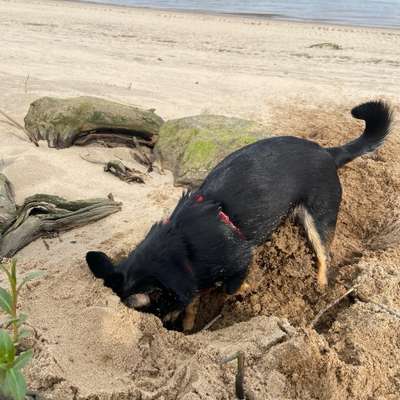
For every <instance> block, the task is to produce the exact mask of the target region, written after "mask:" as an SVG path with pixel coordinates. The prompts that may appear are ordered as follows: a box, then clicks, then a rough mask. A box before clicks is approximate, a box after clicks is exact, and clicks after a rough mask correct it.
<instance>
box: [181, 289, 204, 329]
mask: <svg viewBox="0 0 400 400" xmlns="http://www.w3.org/2000/svg"><path fill="white" fill-rule="evenodd" d="M199 306H200V295H197V296H195V297H194V299H193V300H192V302H191V303H190V304H189V305H188V306H187V307H186V308H185V318H184V319H183V324H182V325H183V332H190V331H192V330H193V328H194V323H195V322H196V316H197V312H198V311H199Z"/></svg>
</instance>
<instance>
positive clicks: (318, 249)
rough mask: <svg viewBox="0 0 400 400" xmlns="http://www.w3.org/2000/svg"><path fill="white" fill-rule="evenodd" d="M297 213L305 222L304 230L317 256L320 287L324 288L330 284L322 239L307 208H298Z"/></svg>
mask: <svg viewBox="0 0 400 400" xmlns="http://www.w3.org/2000/svg"><path fill="white" fill-rule="evenodd" d="M295 213H296V214H297V215H298V216H299V217H300V219H301V220H302V222H303V226H304V229H305V230H306V233H307V236H308V240H309V241H310V243H311V245H312V247H313V249H314V252H315V255H316V256H317V266H318V277H317V280H318V285H319V286H320V287H321V288H323V287H325V286H326V285H327V284H328V279H327V259H328V257H327V251H326V248H325V246H324V244H323V243H322V241H321V237H320V235H319V233H318V231H317V229H316V227H315V223H314V219H313V217H312V216H311V214H310V213H309V212H308V211H307V210H306V208H304V207H302V206H300V207H297V208H296V210H295Z"/></svg>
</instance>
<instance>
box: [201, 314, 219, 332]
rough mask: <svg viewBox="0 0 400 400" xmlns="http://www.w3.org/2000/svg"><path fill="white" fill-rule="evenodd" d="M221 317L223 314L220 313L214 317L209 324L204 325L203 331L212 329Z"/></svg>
mask: <svg viewBox="0 0 400 400" xmlns="http://www.w3.org/2000/svg"><path fill="white" fill-rule="evenodd" d="M220 318H222V314H218V315H217V316H216V317H215V318H213V319H212V320H211V321H210V322H209V323H208V324H207V325H205V326H204V327H203V329H202V331H206V330H207V329H210V328H211V327H212V326H213V325H214V324H215V323H216V322H217V321H218V320H219V319H220Z"/></svg>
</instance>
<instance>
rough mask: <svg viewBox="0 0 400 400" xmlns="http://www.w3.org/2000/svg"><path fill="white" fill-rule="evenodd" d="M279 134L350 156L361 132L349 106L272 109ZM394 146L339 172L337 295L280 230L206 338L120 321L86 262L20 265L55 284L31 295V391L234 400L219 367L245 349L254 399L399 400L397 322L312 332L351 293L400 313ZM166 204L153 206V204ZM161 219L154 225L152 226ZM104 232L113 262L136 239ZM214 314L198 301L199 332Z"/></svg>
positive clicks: (399, 182) (340, 321) (305, 251)
mask: <svg viewBox="0 0 400 400" xmlns="http://www.w3.org/2000/svg"><path fill="white" fill-rule="evenodd" d="M282 110H283V109H282ZM272 121H276V122H275V125H274V126H272V127H271V129H272V130H273V131H274V132H276V133H278V132H279V133H283V134H287V133H289V132H290V133H293V134H296V135H299V136H304V137H308V138H310V139H312V140H315V141H317V142H319V143H321V144H323V145H333V144H338V143H344V142H345V141H346V140H348V139H350V138H354V137H356V136H358V135H359V134H360V131H361V129H362V124H361V123H358V122H356V121H354V120H353V119H351V117H350V116H349V114H348V108H344V107H343V108H342V107H340V108H339V107H338V108H334V109H329V110H327V109H325V108H323V107H321V108H319V109H307V108H301V107H298V108H293V107H291V109H290V119H288V118H287V116H286V115H285V114H284V111H281V109H277V110H276V113H275V116H274V118H272ZM393 133H394V134H393V135H392V136H391V138H390V139H389V140H388V142H387V143H386V145H385V146H384V148H382V149H381V150H379V152H378V153H377V154H375V155H372V156H365V157H363V158H361V159H358V160H356V161H354V162H353V163H351V164H350V165H348V166H346V167H344V168H343V169H342V170H341V171H340V176H341V181H342V184H343V189H344V198H343V203H342V208H341V212H340V217H339V222H338V226H337V233H336V238H335V241H334V244H333V246H332V260H331V266H330V270H329V279H330V285H329V288H328V289H327V290H326V291H325V292H322V291H321V290H320V289H318V287H317V285H316V271H315V265H314V256H313V253H312V252H311V250H310V249H309V247H308V244H307V243H306V241H305V240H304V235H303V232H302V230H301V228H299V227H298V226H296V225H294V224H293V223H291V222H290V221H286V223H285V224H284V225H283V226H282V227H281V229H279V230H278V231H277V232H276V233H275V234H274V235H273V237H272V238H271V240H270V241H269V242H268V243H266V244H265V245H264V246H262V247H261V248H259V249H258V250H257V251H256V254H255V259H254V260H255V261H254V264H253V266H252V268H251V273H250V275H249V278H248V282H249V283H250V289H249V291H248V292H247V293H245V294H240V295H237V296H235V297H234V298H232V299H230V300H229V301H228V302H227V303H226V304H225V305H224V306H223V309H222V314H223V317H222V318H221V319H220V320H219V321H218V322H217V323H215V324H214V325H213V326H212V328H211V329H210V330H207V331H204V330H203V331H200V332H199V333H197V334H194V335H191V336H185V335H183V334H182V333H179V332H172V331H166V330H165V329H164V328H163V327H162V325H161V323H160V321H159V320H157V318H155V317H153V316H149V315H142V314H140V313H137V312H136V311H134V310H128V309H127V308H125V307H124V306H123V305H121V304H120V303H119V301H118V298H117V297H116V296H115V295H113V294H112V293H111V291H110V290H108V289H106V288H104V287H102V285H101V282H100V281H97V280H94V279H93V277H92V276H91V275H90V273H89V271H88V269H87V267H86V265H85V263H84V261H83V258H82V257H83V254H84V250H85V249H82V252H81V253H82V254H79V255H77V256H75V257H71V258H70V259H68V262H67V261H66V259H65V258H64V262H63V263H62V264H60V263H56V262H54V261H52V260H51V259H50V260H46V261H45V262H44V261H43V259H40V258H39V257H37V258H36V260H37V261H36V262H32V259H34V260H35V254H34V252H33V251H31V253H30V254H28V253H25V254H24V261H23V262H21V263H20V267H21V269H25V270H27V269H37V268H39V269H45V270H47V271H48V274H47V276H46V277H45V278H43V279H41V280H40V281H39V282H37V283H35V284H32V285H31V286H30V288H28V289H27V290H26V291H25V292H24V293H23V304H22V306H23V308H24V310H25V311H27V313H28V314H29V315H30V322H31V324H32V326H34V327H35V330H36V338H35V339H33V340H32V342H33V344H34V347H35V357H34V361H33V363H32V365H31V366H30V367H29V369H28V371H27V374H28V377H29V382H30V384H31V386H32V388H34V389H36V390H38V391H39V392H40V393H42V394H43V395H44V396H45V398H48V399H60V400H61V399H63V400H64V399H77V400H78V399H79V400H83V399H85V400H88V399H90V400H96V399H104V400H105V399H107V400H108V399H115V400H116V399H118V400H121V399H142V400H145V399H160V400H161V399H163V400H170V399H171V400H172V399H185V400H195V399H196V400H197V399H198V400H200V399H202V400H205V399H210V400H211V399H212V400H216V399H221V400H222V399H233V398H234V374H235V363H231V364H227V365H221V363H220V361H221V359H222V358H223V357H225V356H227V355H229V354H231V353H233V352H234V351H237V350H243V351H244V352H245V354H246V357H247V359H246V365H247V367H246V386H247V387H248V388H250V389H251V390H252V391H253V392H254V393H255V394H256V398H257V399H259V400H260V399H262V400H265V399H267V400H268V399H271V400H272V399H273V400H280V399H282V400H283V399H285V400H289V399H293V400H294V399H304V400H306V399H307V400H308V399H332V400H333V399H360V400H361V399H362V400H366V399H370V400H372V399H373V400H391V399H393V400H394V399H399V398H400V367H399V365H400V336H399V334H398V332H399V331H400V318H398V317H396V316H395V315H393V314H390V313H389V312H386V311H384V310H382V308H379V307H378V306H376V305H375V304H373V303H371V302H368V301H367V302H366V301H359V300H357V298H355V297H351V296H348V297H347V298H346V299H344V300H343V301H342V302H340V303H339V304H338V305H337V306H335V307H333V308H332V309H331V310H330V311H329V312H327V313H326V314H324V315H323V316H322V317H321V318H320V320H319V322H318V323H317V324H316V326H315V328H312V327H310V322H311V321H312V320H313V318H314V317H315V316H316V314H317V313H318V312H319V311H320V310H322V309H323V308H324V307H326V306H327V305H328V304H330V303H331V302H332V301H333V300H335V299H337V298H338V297H339V296H340V295H342V294H343V293H344V292H345V291H346V290H347V289H348V288H350V287H351V286H353V285H355V284H358V285H359V292H360V293H362V294H363V296H364V298H367V299H369V300H373V301H375V302H377V303H381V304H383V305H386V306H387V307H389V308H391V309H400V296H399V295H400V229H399V224H400V222H399V213H400V206H399V193H400V161H399V154H400V140H399V135H398V129H395V130H394V132H393ZM155 193H156V190H155ZM157 193H158V192H157ZM174 193H175V192H174ZM160 196H161V195H160V193H158V194H155V195H154V196H152V197H150V198H152V199H153V200H154V201H155V202H156V203H157V201H158V200H157V198H158V197H160ZM174 196H175V194H174ZM161 197H162V196H161ZM161 197H160V206H159V207H160V208H161V207H164V208H165V207H173V204H174V201H175V200H174V199H173V198H172V197H173V196H172V197H171V199H172V200H171V201H170V202H167V201H166V199H164V198H161ZM155 206H156V205H155ZM158 217H159V215H157V216H154V217H153V218H151V215H149V216H148V217H147V218H149V224H150V222H153V221H154V220H156V219H158ZM87 229H96V225H93V226H91V227H89V228H87ZM102 229H103V232H104V242H103V245H102V247H101V248H102V250H104V251H108V252H109V253H110V254H111V255H113V256H115V257H118V256H120V255H121V254H123V253H126V252H127V251H129V250H130V249H131V247H132V243H137V241H138V240H140V237H137V236H135V240H134V241H132V237H131V236H130V235H129V234H126V235H123V234H119V235H112V234H110V235H109V236H107V234H106V232H107V230H106V229H105V227H104V226H102ZM55 240H56V239H55ZM77 240H79V238H78V239H77ZM33 249H35V248H34V247H33ZM28 250H29V249H28ZM28 250H27V251H28ZM65 251H68V250H67V249H66V250H65ZM28 255H30V256H31V259H30V260H29V257H28ZM211 299H212V296H211ZM218 312H219V307H218V305H215V304H214V303H212V302H211V303H210V302H203V306H202V315H201V316H200V318H203V320H204V321H202V322H201V323H202V324H203V323H204V322H205V320H209V319H210V318H211V317H212V315H213V314H217V313H218ZM199 323H200V322H199Z"/></svg>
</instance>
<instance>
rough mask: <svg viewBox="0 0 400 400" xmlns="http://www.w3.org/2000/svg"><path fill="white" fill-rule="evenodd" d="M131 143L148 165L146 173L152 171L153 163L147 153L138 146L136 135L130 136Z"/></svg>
mask: <svg viewBox="0 0 400 400" xmlns="http://www.w3.org/2000/svg"><path fill="white" fill-rule="evenodd" d="M132 140H133V143H135V146H136V150H137V151H138V152H139V154H140V155H141V156H142V158H143V160H144V161H145V164H146V165H147V166H148V170H147V173H149V172H152V171H153V163H152V161H151V160H150V158H149V157H148V156H147V154H146V153H145V152H144V151H143V150H142V148H141V147H140V144H139V141H138V140H137V137H136V136H133V137H132Z"/></svg>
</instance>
